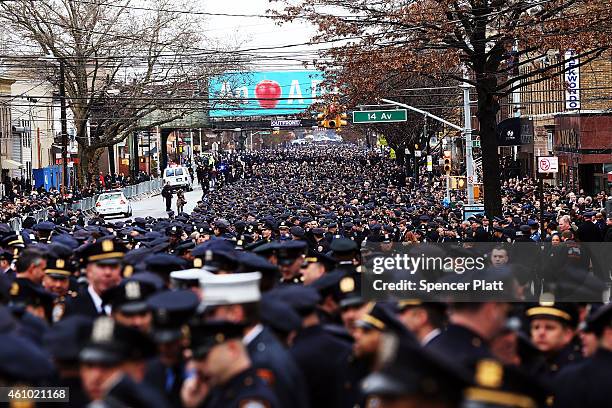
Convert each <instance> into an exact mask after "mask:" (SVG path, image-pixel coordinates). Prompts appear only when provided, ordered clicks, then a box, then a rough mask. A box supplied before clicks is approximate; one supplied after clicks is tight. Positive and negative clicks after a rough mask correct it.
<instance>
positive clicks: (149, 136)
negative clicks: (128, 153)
mask: <svg viewBox="0 0 612 408" xmlns="http://www.w3.org/2000/svg"><path fill="white" fill-rule="evenodd" d="M147 135H148V139H149V141H148V142H149V176H151V131H150V130H149V131H148V132H147Z"/></svg>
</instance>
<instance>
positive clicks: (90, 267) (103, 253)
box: [64, 238, 127, 317]
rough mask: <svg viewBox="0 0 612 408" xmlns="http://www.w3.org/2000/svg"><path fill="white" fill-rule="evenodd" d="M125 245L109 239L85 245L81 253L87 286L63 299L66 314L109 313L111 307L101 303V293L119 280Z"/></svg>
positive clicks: (98, 314) (92, 315)
mask: <svg viewBox="0 0 612 408" xmlns="http://www.w3.org/2000/svg"><path fill="white" fill-rule="evenodd" d="M126 250H127V248H126V247H125V244H123V243H121V242H119V241H116V240H112V239H109V238H106V239H99V240H97V241H96V242H94V243H91V244H88V245H87V246H86V247H84V248H83V251H82V253H81V256H82V259H83V264H84V265H85V268H86V276H87V280H88V285H87V287H85V288H83V290H82V291H81V292H80V293H79V295H78V296H76V297H75V298H72V299H70V300H69V301H68V302H66V312H65V314H64V315H65V316H69V315H71V314H84V315H86V316H90V317H97V316H100V315H108V314H110V307H108V306H107V307H104V306H103V305H102V297H101V296H102V293H104V292H105V291H106V290H108V289H110V288H112V287H114V286H117V285H118V284H119V283H120V282H121V271H122V265H121V262H122V260H123V257H124V255H125V252H126Z"/></svg>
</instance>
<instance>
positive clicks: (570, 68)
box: [565, 50, 580, 110]
mask: <svg viewBox="0 0 612 408" xmlns="http://www.w3.org/2000/svg"><path fill="white" fill-rule="evenodd" d="M575 56H576V51H574V50H568V51H566V52H565V87H566V88H565V109H566V110H577V109H580V68H578V65H579V64H580V60H579V59H578V58H575Z"/></svg>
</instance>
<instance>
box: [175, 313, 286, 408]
mask: <svg viewBox="0 0 612 408" xmlns="http://www.w3.org/2000/svg"><path fill="white" fill-rule="evenodd" d="M243 331H244V325H243V324H240V323H232V322H228V321H224V320H217V321H208V322H204V323H200V324H197V325H193V326H191V352H192V354H193V363H194V366H195V370H196V373H195V375H194V376H193V377H191V378H189V379H187V380H186V381H185V383H184V384H183V389H182V391H181V397H182V401H183V406H185V407H187V408H195V407H203V408H263V407H266V408H279V407H280V404H279V403H278V401H277V400H276V397H275V396H274V393H273V392H272V390H271V389H270V388H268V386H267V385H266V384H265V383H264V381H263V380H261V379H260V378H259V377H257V375H256V373H255V369H254V368H253V366H252V364H251V359H250V358H249V354H248V352H247V350H246V347H245V346H244V344H243V343H242V335H243Z"/></svg>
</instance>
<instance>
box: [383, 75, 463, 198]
mask: <svg viewBox="0 0 612 408" xmlns="http://www.w3.org/2000/svg"><path fill="white" fill-rule="evenodd" d="M461 87H462V88H463V108H464V109H463V113H464V121H463V122H464V123H463V127H461V126H457V125H455V124H454V123H451V122H449V121H447V120H444V119H442V118H441V117H439V116H436V115H432V114H431V113H429V112H427V111H424V110H422V109H418V108H415V107H414V106H410V105H406V104H405V103H401V102H397V101H392V100H390V99H382V98H381V99H380V100H381V102H384V103H388V104H391V105H397V106H401V107H402V108H406V109H410V110H411V111H414V112H417V113H420V114H421V115H425V116H427V117H430V118H432V119H434V120H437V121H438V122H442V123H445V124H446V125H448V126H450V127H452V128H453V129H456V130H459V131H461V132H462V133H463V134H464V136H465V169H466V176H467V177H466V178H467V201H468V204H474V161H473V157H472V113H471V111H470V85H468V84H466V83H463V84H462V85H461Z"/></svg>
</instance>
